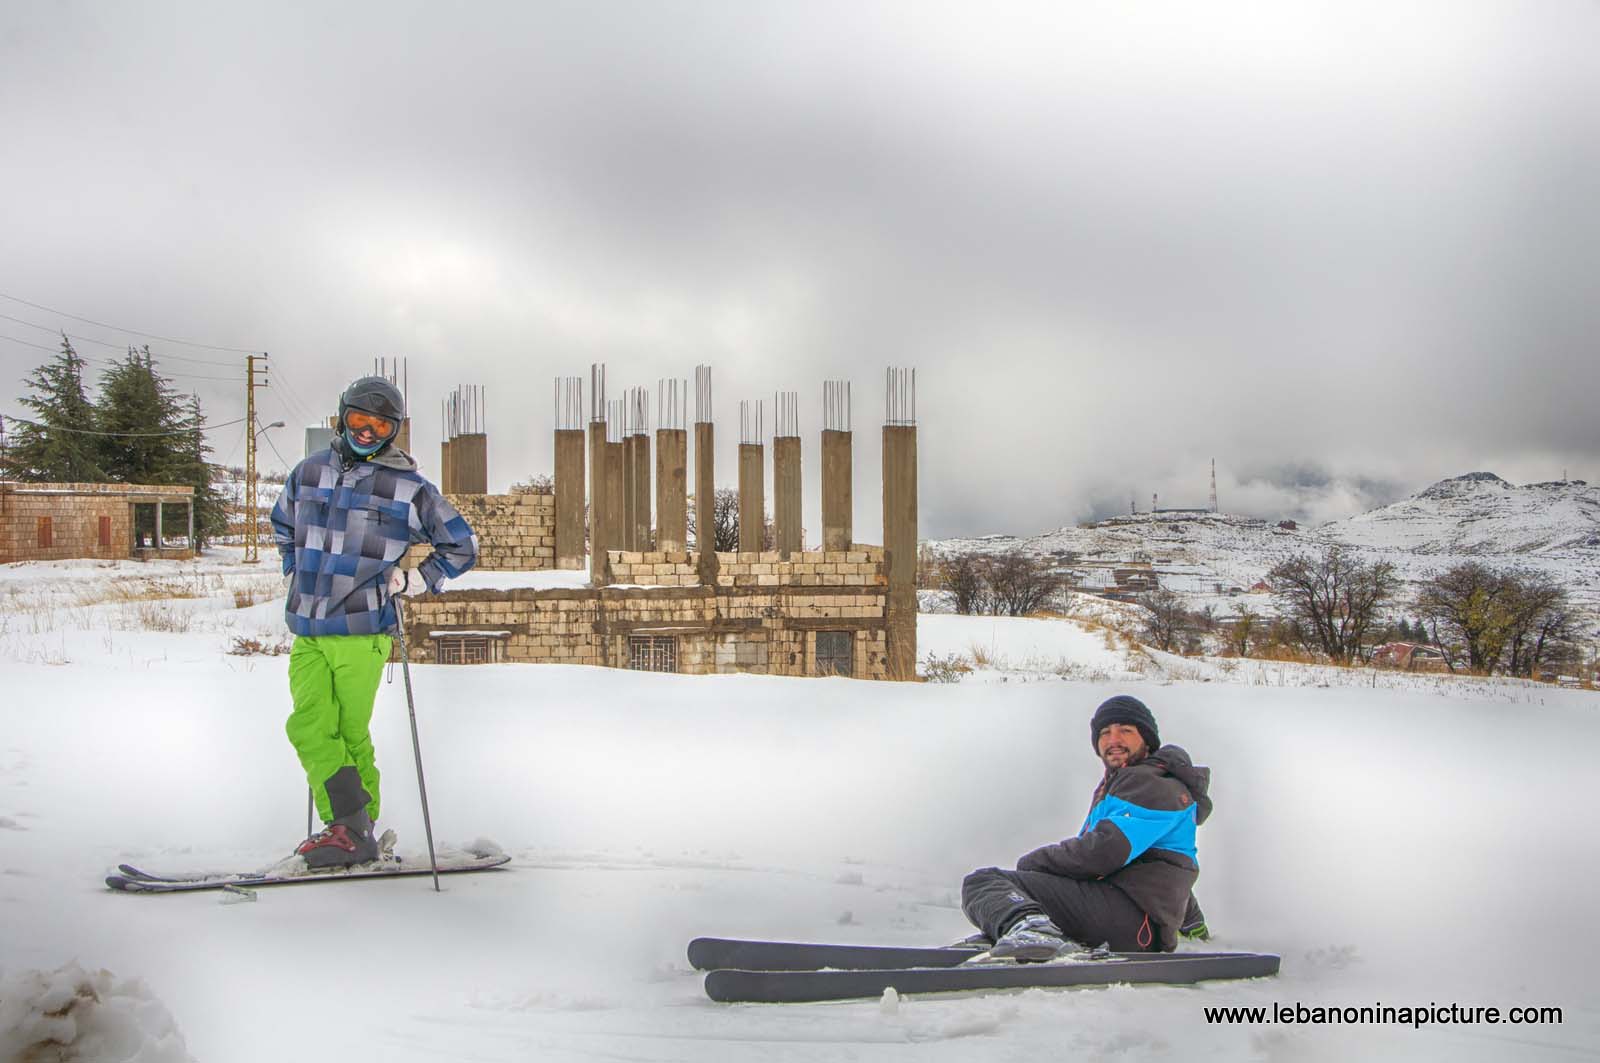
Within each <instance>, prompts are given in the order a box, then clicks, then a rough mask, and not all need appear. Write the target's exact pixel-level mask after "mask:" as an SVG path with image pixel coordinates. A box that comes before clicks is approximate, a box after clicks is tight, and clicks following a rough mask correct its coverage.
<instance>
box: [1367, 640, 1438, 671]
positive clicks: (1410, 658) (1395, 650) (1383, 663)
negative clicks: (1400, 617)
mask: <svg viewBox="0 0 1600 1063" xmlns="http://www.w3.org/2000/svg"><path fill="white" fill-rule="evenodd" d="M1372 665H1373V667H1374V668H1394V669H1396V670H1398V671H1402V672H1448V671H1449V670H1450V666H1449V665H1447V664H1446V663H1445V659H1444V651H1443V650H1441V649H1440V648H1439V647H1437V646H1427V645H1423V644H1422V643H1417V642H1386V643H1384V644H1383V645H1382V646H1379V647H1378V648H1377V649H1375V650H1373V651H1372Z"/></svg>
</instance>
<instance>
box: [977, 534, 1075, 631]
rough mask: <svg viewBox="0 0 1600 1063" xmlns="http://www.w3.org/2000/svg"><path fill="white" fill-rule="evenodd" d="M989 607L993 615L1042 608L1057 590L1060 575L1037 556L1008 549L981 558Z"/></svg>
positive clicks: (1013, 613)
mask: <svg viewBox="0 0 1600 1063" xmlns="http://www.w3.org/2000/svg"><path fill="white" fill-rule="evenodd" d="M983 576H984V581H985V582H986V583H988V585H989V603H990V610H991V612H993V613H994V614H995V615H996V616H999V615H1000V614H1002V613H1003V614H1005V615H1007V616H1027V615H1028V614H1029V613H1034V612H1037V611H1038V610H1040V609H1042V608H1044V606H1045V604H1046V603H1048V602H1049V601H1050V598H1051V596H1052V595H1054V594H1055V593H1056V592H1057V591H1059V590H1060V589H1061V578H1060V577H1059V576H1057V575H1056V574H1055V573H1054V572H1053V571H1051V569H1050V566H1049V565H1047V564H1046V563H1045V562H1043V561H1041V560H1040V559H1039V558H1036V557H1032V556H1030V555H1028V554H1024V553H1023V552H1022V551H1020V550H1011V551H1008V552H1007V553H1004V554H994V555H991V556H990V557H987V558H985V559H984V564H983Z"/></svg>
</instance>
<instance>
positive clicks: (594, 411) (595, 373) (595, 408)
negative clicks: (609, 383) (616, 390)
mask: <svg viewBox="0 0 1600 1063" xmlns="http://www.w3.org/2000/svg"><path fill="white" fill-rule="evenodd" d="M606 410H607V406H606V366H605V363H604V362H591V363H589V421H590V422H591V423H593V422H595V421H604V420H605V419H606Z"/></svg>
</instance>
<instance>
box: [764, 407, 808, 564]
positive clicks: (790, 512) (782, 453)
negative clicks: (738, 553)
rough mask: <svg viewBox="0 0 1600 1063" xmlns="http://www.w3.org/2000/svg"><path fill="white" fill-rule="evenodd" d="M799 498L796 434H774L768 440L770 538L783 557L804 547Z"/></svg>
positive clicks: (786, 558) (786, 557)
mask: <svg viewBox="0 0 1600 1063" xmlns="http://www.w3.org/2000/svg"><path fill="white" fill-rule="evenodd" d="M800 499H801V493H800V437H799V436H778V437H777V438H775V439H774V440H773V441H772V538H773V545H774V546H776V547H777V549H778V553H779V555H780V556H781V557H783V559H784V560H786V561H787V560H788V559H789V556H790V555H791V554H798V553H799V552H800V551H801V550H803V549H804V548H805V547H804V544H803V542H802V539H803V536H802V535H801V527H800V525H801V515H800Z"/></svg>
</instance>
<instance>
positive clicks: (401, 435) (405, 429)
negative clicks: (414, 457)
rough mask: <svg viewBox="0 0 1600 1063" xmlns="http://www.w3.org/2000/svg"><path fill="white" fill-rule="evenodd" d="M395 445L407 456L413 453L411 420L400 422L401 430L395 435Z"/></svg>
mask: <svg viewBox="0 0 1600 1063" xmlns="http://www.w3.org/2000/svg"><path fill="white" fill-rule="evenodd" d="M394 445H395V446H396V447H397V448H398V449H400V450H403V451H405V452H406V453H407V454H409V453H411V418H409V417H407V418H406V419H405V420H403V421H401V422H400V428H399V430H398V431H396V432H395V434H394Z"/></svg>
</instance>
